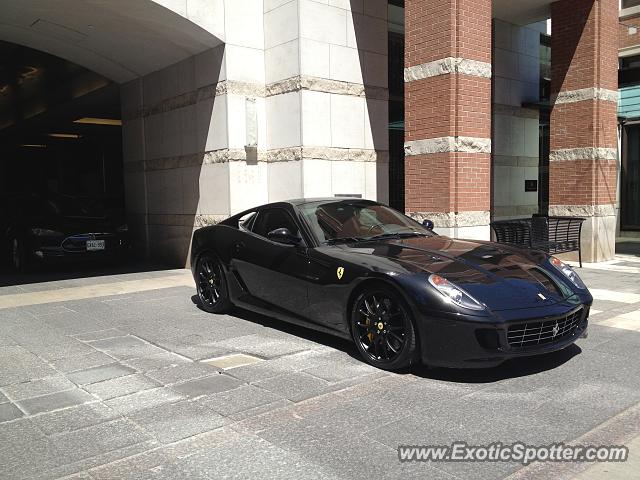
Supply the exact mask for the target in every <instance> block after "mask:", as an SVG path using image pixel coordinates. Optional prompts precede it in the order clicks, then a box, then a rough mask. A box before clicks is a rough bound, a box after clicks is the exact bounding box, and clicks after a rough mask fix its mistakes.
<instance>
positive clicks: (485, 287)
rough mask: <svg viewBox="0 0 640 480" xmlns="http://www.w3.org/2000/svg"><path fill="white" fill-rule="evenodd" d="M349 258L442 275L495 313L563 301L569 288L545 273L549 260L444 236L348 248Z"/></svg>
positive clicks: (387, 241) (360, 244)
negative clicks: (355, 256) (362, 257)
mask: <svg viewBox="0 0 640 480" xmlns="http://www.w3.org/2000/svg"><path fill="white" fill-rule="evenodd" d="M343 248H344V249H346V250H349V251H350V253H356V254H359V255H372V256H375V257H378V258H380V259H382V258H384V259H387V260H391V261H393V262H394V263H395V264H398V265H399V266H401V267H403V268H404V270H406V271H408V272H414V273H415V272H425V273H437V274H438V275H440V276H442V277H444V278H446V279H447V280H449V281H451V282H453V283H455V284H456V285H458V286H460V287H462V288H463V289H464V290H465V291H466V292H468V293H469V294H471V295H472V296H473V297H475V298H476V299H477V300H479V301H480V302H482V303H484V304H485V305H487V307H489V308H490V309H491V310H495V311H499V310H510V309H520V308H534V307H541V306H545V305H551V304H554V303H558V302H560V301H564V300H565V299H566V297H565V295H563V294H562V291H561V288H564V289H565V293H566V292H567V289H566V285H564V282H562V284H563V285H562V287H560V288H559V287H558V285H559V283H560V281H559V278H558V277H557V276H555V274H554V273H553V272H550V271H549V269H548V268H546V267H543V266H542V264H543V262H545V261H546V255H545V254H543V253H540V252H535V251H526V250H521V249H517V248H511V247H508V246H505V245H500V244H496V243H492V242H483V241H474V240H457V239H452V238H448V237H444V236H434V237H412V238H406V239H397V240H395V239H393V240H383V241H372V242H359V243H352V244H349V245H343Z"/></svg>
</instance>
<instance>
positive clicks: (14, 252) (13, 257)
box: [9, 237, 29, 273]
mask: <svg viewBox="0 0 640 480" xmlns="http://www.w3.org/2000/svg"><path fill="white" fill-rule="evenodd" d="M9 262H10V265H11V268H12V269H13V271H14V272H18V273H22V272H26V271H27V270H28V267H29V265H28V262H27V255H26V252H25V250H24V246H23V244H22V241H21V240H20V239H19V238H18V237H12V238H10V239H9Z"/></svg>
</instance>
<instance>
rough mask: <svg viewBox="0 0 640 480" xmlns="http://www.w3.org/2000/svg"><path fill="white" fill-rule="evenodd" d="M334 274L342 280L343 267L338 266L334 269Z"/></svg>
mask: <svg viewBox="0 0 640 480" xmlns="http://www.w3.org/2000/svg"><path fill="white" fill-rule="evenodd" d="M336 275H337V276H338V280H342V275H344V267H338V270H336Z"/></svg>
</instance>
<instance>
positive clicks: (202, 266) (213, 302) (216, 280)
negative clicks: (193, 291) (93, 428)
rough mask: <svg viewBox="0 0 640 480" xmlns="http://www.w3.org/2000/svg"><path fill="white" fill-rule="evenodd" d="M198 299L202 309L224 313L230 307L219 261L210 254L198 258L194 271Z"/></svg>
mask: <svg viewBox="0 0 640 480" xmlns="http://www.w3.org/2000/svg"><path fill="white" fill-rule="evenodd" d="M195 280H196V288H197V290H198V299H199V300H200V305H201V306H202V308H203V309H204V310H206V311H207V312H210V313H225V312H226V311H227V310H228V309H229V308H230V307H231V301H230V300H229V291H228V289H227V282H226V279H225V276H224V271H223V269H222V265H221V264H220V261H219V260H218V259H217V258H215V257H214V256H213V255H210V254H207V253H205V254H203V255H202V256H200V258H199V259H198V263H197V265H196V272H195Z"/></svg>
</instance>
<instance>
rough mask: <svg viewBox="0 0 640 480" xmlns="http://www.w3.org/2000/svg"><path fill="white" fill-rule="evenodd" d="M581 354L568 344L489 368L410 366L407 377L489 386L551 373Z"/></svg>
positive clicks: (576, 347) (578, 348)
mask: <svg viewBox="0 0 640 480" xmlns="http://www.w3.org/2000/svg"><path fill="white" fill-rule="evenodd" d="M581 352H582V349H581V348H580V347H578V346H577V345H576V344H572V345H569V346H568V347H567V348H564V349H563V350H559V351H557V352H552V353H546V354H542V355H535V356H531V357H521V358H513V359H510V360H507V361H506V362H504V363H502V364H500V365H498V366H496V367H491V368H429V367H428V366H425V365H414V366H413V367H412V368H411V373H412V374H414V375H415V376H418V377H421V378H430V379H432V380H442V381H446V382H452V383H491V382H497V381H499V380H507V379H510V378H518V377H526V376H529V375H535V374H537V373H542V372H545V371H547V370H553V369H554V368H557V367H559V366H560V365H562V364H564V363H566V362H568V361H569V360H571V359H572V358H573V357H575V356H576V355H579V354H580V353H581Z"/></svg>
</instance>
